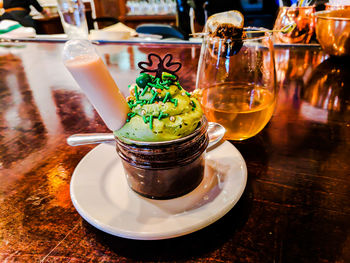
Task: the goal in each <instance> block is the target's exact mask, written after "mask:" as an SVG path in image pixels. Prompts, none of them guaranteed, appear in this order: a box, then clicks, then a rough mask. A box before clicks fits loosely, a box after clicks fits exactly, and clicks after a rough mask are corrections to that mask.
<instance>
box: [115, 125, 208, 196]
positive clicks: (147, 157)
mask: <svg viewBox="0 0 350 263" xmlns="http://www.w3.org/2000/svg"><path fill="white" fill-rule="evenodd" d="M207 129H208V122H207V120H206V118H202V121H201V122H200V124H199V126H198V127H197V129H196V130H195V131H194V132H193V133H191V134H190V135H188V136H186V137H183V138H180V139H176V140H172V141H163V142H140V141H134V140H125V138H124V139H123V140H121V139H119V138H117V137H116V142H117V147H116V149H117V152H118V155H119V156H120V158H121V160H122V164H123V167H124V171H125V174H126V178H127V182H128V184H129V186H130V188H131V189H132V190H134V191H135V192H136V193H138V194H140V195H142V196H145V197H147V198H152V199H170V198H175V197H179V196H182V195H184V194H187V193H189V192H190V191H192V190H194V189H195V188H196V187H197V186H198V185H199V184H200V182H201V181H202V179H203V176H204V168H205V150H206V148H207V146H208V143H209V137H208V133H207Z"/></svg>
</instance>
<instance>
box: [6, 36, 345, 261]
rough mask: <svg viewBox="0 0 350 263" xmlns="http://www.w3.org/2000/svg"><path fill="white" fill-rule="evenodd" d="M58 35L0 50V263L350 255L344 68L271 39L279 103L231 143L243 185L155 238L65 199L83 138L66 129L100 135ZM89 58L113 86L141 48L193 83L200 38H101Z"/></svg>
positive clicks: (127, 73)
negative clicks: (98, 218) (190, 223)
mask: <svg viewBox="0 0 350 263" xmlns="http://www.w3.org/2000/svg"><path fill="white" fill-rule="evenodd" d="M62 48H63V44H62V43H13V44H11V43H2V44H1V46H0V182H1V184H0V261H1V262H39V261H42V262H126V261H146V260H147V261H188V262H350V180H349V178H350V158H349V156H350V67H349V65H348V64H347V65H346V62H344V61H336V60H333V59H327V56H326V55H325V54H324V53H323V52H322V51H321V50H320V48H318V47H293V48H290V47H276V62H277V73H278V74H277V75H278V85H279V89H280V90H279V101H278V105H277V108H276V112H275V114H274V116H273V118H272V120H271V121H270V123H269V124H268V126H267V127H266V128H265V129H264V130H263V131H262V132H261V133H260V134H258V135H257V136H256V137H254V138H252V139H249V140H247V141H243V142H240V143H233V144H234V145H235V146H236V147H237V148H238V149H239V151H240V152H241V153H242V155H243V157H244V159H245V161H246V163H247V167H248V183H247V187H246V189H245V192H244V194H243V196H242V197H241V199H240V200H239V202H238V203H237V204H236V205H235V206H234V208H233V209H232V210H231V211H230V212H229V213H228V214H226V215H225V216H224V217H223V218H221V219H220V220H218V221H217V222H216V223H214V224H212V225H210V226H209V227H207V228H205V229H203V230H200V231H197V232H195V233H193V234H190V235H187V236H183V237H179V238H175V239H169V240H160V241H136V240H128V239H123V238H118V237H114V236H111V235H108V234H105V233H103V232H101V231H99V230H97V229H95V228H94V227H92V226H91V225H89V224H88V223H87V222H85V221H84V220H83V219H82V218H81V217H80V215H79V214H78V213H77V211H76V210H75V209H74V207H73V205H72V203H71V200H70V195H69V182H70V178H71V175H72V173H73V171H74V169H75V167H76V165H77V164H78V163H79V161H80V160H81V159H82V158H83V157H84V155H85V154H86V153H87V152H89V151H90V150H91V149H92V148H93V146H81V147H70V146H68V145H67V144H66V138H67V137H68V136H69V135H71V134H74V133H87V132H107V129H106V127H105V125H104V124H103V122H102V121H101V119H100V118H99V116H98V115H97V113H96V112H95V111H94V110H93V108H92V107H91V105H90V103H89V102H88V101H87V99H86V98H85V96H84V95H83V94H82V92H81V91H80V90H79V88H78V86H77V85H76V84H75V82H74V81H73V78H72V77H71V76H70V75H69V73H68V72H67V70H66V69H65V68H64V66H63V64H62V62H61V51H62ZM98 50H99V52H100V54H101V55H102V56H103V57H104V59H105V60H106V61H107V63H108V67H109V69H110V71H111V73H112V75H113V77H115V78H116V81H117V84H118V85H119V87H121V88H122V89H123V90H124V92H125V89H126V86H127V84H129V83H131V82H133V81H134V79H135V76H136V75H137V73H138V69H137V62H139V61H141V60H145V58H146V56H147V54H148V53H149V52H156V53H159V54H165V53H166V52H171V53H173V54H174V56H175V57H177V58H178V59H180V60H181V61H182V62H183V63H184V68H183V69H182V70H181V73H180V78H181V79H182V83H183V86H184V87H186V88H187V89H188V90H192V89H193V88H194V85H195V75H196V67H197V61H198V57H199V51H200V46H199V45H191V44H188V45H185V44H179V45H176V44H174V45H170V44H167V45H160V44H154V45H152V44H109V45H100V46H99V47H98Z"/></svg>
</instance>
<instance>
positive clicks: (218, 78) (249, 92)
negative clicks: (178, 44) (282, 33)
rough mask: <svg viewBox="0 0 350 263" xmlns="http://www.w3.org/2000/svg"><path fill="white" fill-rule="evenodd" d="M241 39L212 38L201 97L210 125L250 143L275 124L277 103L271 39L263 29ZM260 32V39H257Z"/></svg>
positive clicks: (206, 43) (202, 65)
mask: <svg viewBox="0 0 350 263" xmlns="http://www.w3.org/2000/svg"><path fill="white" fill-rule="evenodd" d="M246 31H250V32H251V33H247V34H245V36H244V37H243V38H241V39H227V38H226V39H223V38H218V37H210V36H206V37H205V38H204V40H203V44H202V49H201V55H200V59H199V64H198V72H197V82H196V93H197V94H198V96H199V97H200V101H201V103H202V107H203V109H204V112H205V115H206V117H207V119H208V120H209V121H213V122H218V123H220V124H222V125H223V126H224V127H225V128H226V134H225V138H226V139H228V140H238V141H240V140H245V139H248V138H250V137H253V136H254V135H256V134H257V133H259V132H260V131H261V130H262V129H263V128H264V127H265V126H266V124H267V123H268V122H269V120H270V119H271V116H272V114H273V112H274V109H275V105H276V98H277V94H276V93H277V90H276V89H277V88H276V72H275V59H274V49H273V43H272V38H271V34H270V33H268V32H266V30H264V29H260V28H247V29H246ZM254 32H255V33H254Z"/></svg>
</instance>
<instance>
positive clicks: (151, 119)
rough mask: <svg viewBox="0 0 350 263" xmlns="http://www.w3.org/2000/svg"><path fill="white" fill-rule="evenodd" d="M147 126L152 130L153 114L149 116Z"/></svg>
mask: <svg viewBox="0 0 350 263" xmlns="http://www.w3.org/2000/svg"><path fill="white" fill-rule="evenodd" d="M149 127H150V129H151V130H153V115H151V116H149Z"/></svg>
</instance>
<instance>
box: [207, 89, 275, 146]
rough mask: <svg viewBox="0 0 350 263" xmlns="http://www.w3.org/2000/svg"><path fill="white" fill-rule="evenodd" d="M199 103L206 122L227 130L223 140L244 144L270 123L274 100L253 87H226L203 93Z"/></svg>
mask: <svg viewBox="0 0 350 263" xmlns="http://www.w3.org/2000/svg"><path fill="white" fill-rule="evenodd" d="M201 103H202V106H203V109H204V112H205V115H206V117H207V119H208V120H209V121H213V122H218V123H220V124H221V125H223V126H224V127H225V128H226V134H225V138H226V139H228V140H244V139H247V138H250V137H252V136H254V135H256V134H257V133H258V132H260V131H261V130H262V129H263V128H264V127H265V125H266V124H267V123H268V122H269V120H270V118H271V116H272V114H273V111H274V109H275V105H276V98H275V96H274V93H272V92H271V91H269V90H267V89H264V88H262V87H259V86H256V85H251V84H229V83H228V84H221V85H216V86H211V87H210V88H208V89H205V90H202V98H201Z"/></svg>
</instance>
